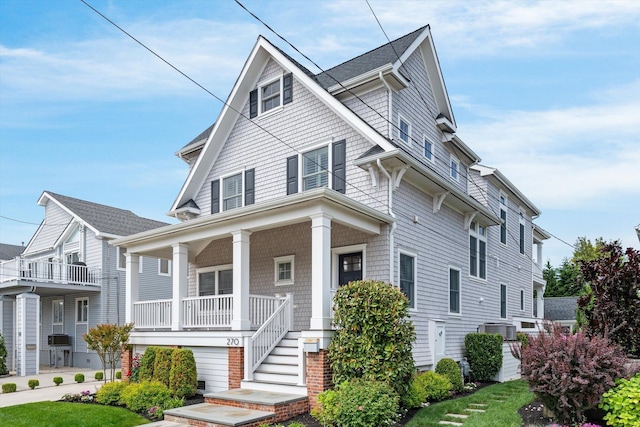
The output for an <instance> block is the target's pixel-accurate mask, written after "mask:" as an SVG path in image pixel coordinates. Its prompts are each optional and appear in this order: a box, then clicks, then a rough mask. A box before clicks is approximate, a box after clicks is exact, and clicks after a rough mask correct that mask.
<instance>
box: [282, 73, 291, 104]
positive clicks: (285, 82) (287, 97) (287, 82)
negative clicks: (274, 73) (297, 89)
mask: <svg viewBox="0 0 640 427" xmlns="http://www.w3.org/2000/svg"><path fill="white" fill-rule="evenodd" d="M291 101H293V76H292V75H291V73H289V74H286V75H285V76H284V78H283V79H282V105H285V104H288V103H290V102H291Z"/></svg>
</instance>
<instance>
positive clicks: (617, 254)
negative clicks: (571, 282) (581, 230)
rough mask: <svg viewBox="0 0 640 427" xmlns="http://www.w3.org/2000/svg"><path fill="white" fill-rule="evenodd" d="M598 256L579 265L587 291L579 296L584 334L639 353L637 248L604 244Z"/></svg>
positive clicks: (639, 271)
mask: <svg viewBox="0 0 640 427" xmlns="http://www.w3.org/2000/svg"><path fill="white" fill-rule="evenodd" d="M600 253H601V256H600V257H599V258H597V259H595V260H592V261H588V262H584V263H583V264H582V268H581V271H582V275H583V277H584V278H585V280H586V281H587V282H588V283H589V287H588V293H587V294H585V295H583V296H582V297H580V298H579V299H578V307H579V310H580V311H582V312H583V314H584V318H585V325H584V328H585V331H586V333H587V334H589V335H591V336H593V335H596V334H597V335H603V336H607V337H608V338H610V339H611V340H612V341H614V342H615V343H617V344H619V345H620V346H622V347H623V348H624V349H625V351H626V352H627V354H629V355H633V356H640V314H639V313H640V251H637V250H635V249H633V248H628V249H627V250H626V251H624V250H623V249H622V246H621V245H620V242H611V243H607V244H604V245H603V246H602V247H601V249H600Z"/></svg>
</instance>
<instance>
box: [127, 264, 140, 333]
mask: <svg viewBox="0 0 640 427" xmlns="http://www.w3.org/2000/svg"><path fill="white" fill-rule="evenodd" d="M125 259H126V273H125V276H126V279H125V280H126V290H125V301H126V308H125V322H127V323H132V322H134V320H135V312H134V306H133V304H134V303H135V302H138V298H139V295H138V287H139V285H138V284H139V271H140V256H139V255H138V254H133V253H129V252H126V253H125Z"/></svg>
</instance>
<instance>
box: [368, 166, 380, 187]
mask: <svg viewBox="0 0 640 427" xmlns="http://www.w3.org/2000/svg"><path fill="white" fill-rule="evenodd" d="M366 168H367V170H368V171H369V176H370V177H371V186H372V187H374V188H376V187H378V171H377V170H376V168H374V167H373V165H372V164H371V163H367V165H366Z"/></svg>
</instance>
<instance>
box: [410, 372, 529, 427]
mask: <svg viewBox="0 0 640 427" xmlns="http://www.w3.org/2000/svg"><path fill="white" fill-rule="evenodd" d="M499 400H504V401H503V402H500V401H499ZM533 400H534V396H533V393H531V392H530V391H529V386H528V385H527V383H526V382H525V381H523V380H515V381H509V382H506V383H501V384H494V385H490V386H488V387H485V388H483V389H480V390H478V391H477V392H475V393H474V394H472V395H470V396H465V397H461V398H459V399H452V400H446V401H444V402H439V403H435V404H433V405H430V406H428V407H426V408H423V409H421V410H420V411H418V412H417V413H416V415H415V416H414V417H413V419H412V420H411V421H410V422H409V423H408V424H407V427H442V425H440V424H438V422H439V421H440V420H443V419H445V420H446V419H449V420H451V421H453V419H450V418H447V417H446V414H448V413H451V414H467V415H469V418H467V419H465V420H463V421H464V422H463V424H464V427H495V426H501V427H520V426H521V424H522V419H521V418H520V415H518V409H520V408H521V407H523V406H524V405H527V404H529V403H531V402H533ZM477 403H480V404H486V405H487V406H486V407H482V408H479V407H477V406H474V405H473V404H477ZM470 407H471V408H477V409H484V410H485V412H466V411H465V410H466V409H467V408H470ZM457 421H458V422H461V420H457Z"/></svg>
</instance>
